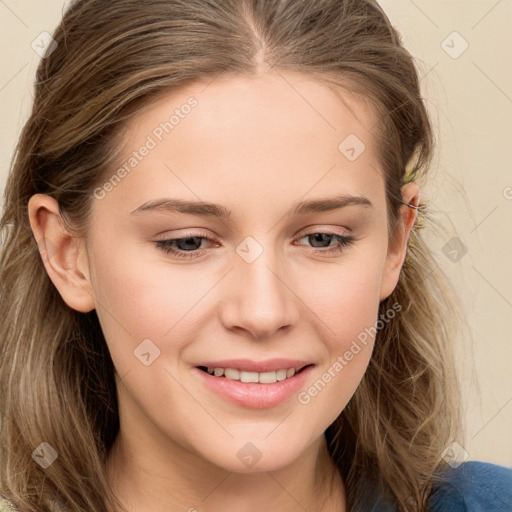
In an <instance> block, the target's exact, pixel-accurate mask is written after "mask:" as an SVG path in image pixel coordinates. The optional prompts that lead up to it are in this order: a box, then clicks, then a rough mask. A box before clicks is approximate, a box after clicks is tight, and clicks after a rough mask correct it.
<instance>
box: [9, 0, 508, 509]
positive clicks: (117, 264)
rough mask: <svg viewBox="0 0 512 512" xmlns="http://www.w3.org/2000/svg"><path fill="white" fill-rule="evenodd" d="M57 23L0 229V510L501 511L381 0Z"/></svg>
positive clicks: (172, 0) (262, 4) (144, 13)
mask: <svg viewBox="0 0 512 512" xmlns="http://www.w3.org/2000/svg"><path fill="white" fill-rule="evenodd" d="M53 37H54V39H55V44H53V45H50V46H49V48H52V50H51V52H50V51H48V54H47V55H46V56H45V58H44V59H43V60H42V62H41V65H40V67H39V70H38V75H37V83H36V94H35V99H34V106H33V110H32V115H31V117H30V119H29V120H28V122H27V124H26V126H25V128H24V131H23V133H22V135H21V138H20V142H19V145H18V147H17V151H16V155H15V159H14V162H13V167H12V170H11V174H10V176H9V180H8V183H7V188H6V195H5V212H4V215H3V219H2V224H1V227H2V232H3V233H4V239H5V243H4V247H3V252H2V255H1V260H0V265H1V266H0V268H1V272H2V283H3V285H2V291H1V298H0V300H1V306H2V311H3V315H4V317H3V319H2V326H1V328H0V329H1V331H0V333H1V334H0V340H1V347H2V360H1V363H0V379H1V386H0V389H1V392H0V393H1V394H0V403H1V405H2V407H1V410H2V430H1V437H0V439H1V443H0V446H1V448H2V454H1V457H2V460H3V461H5V462H4V464H3V465H2V468H1V470H0V488H1V489H2V493H3V495H4V496H5V498H6V502H5V506H9V505H8V504H9V503H11V504H12V505H14V506H16V507H17V508H19V509H20V510H27V511H39V510H48V508H50V509H51V510H65V511H83V510H87V511H93V510H94V511H101V512H104V511H105V512H106V511H108V512H114V511H115V512H118V511H138V512H144V511H146V510H147V511H156V512H159V511H164V510H165V511H167V512H168V511H171V512H174V511H178V510H189V511H195V510H196V511H202V510H208V511H213V512H216V511H217V510H221V509H222V510H226V509H228V510H231V509H233V510H244V511H253V510H278V511H285V512H286V511H295V510H311V511H313V510H318V511H320V510H323V511H336V512H339V511H343V512H344V511H355V510H361V511H362V510H364V511H366V510H418V511H426V510H466V509H467V510H472V509H471V506H470V505H468V504H469V503H471V501H472V500H473V502H474V503H476V502H477V500H483V502H484V503H485V506H486V507H487V509H489V510H509V509H510V505H511V503H512V497H511V495H510V491H508V493H507V490H506V489H507V488H506V485H508V483H509V482H511V481H512V472H510V471H509V470H508V469H506V468H502V467H499V466H494V465H491V464H485V463H479V462H471V463H470V462H466V463H462V464H461V462H462V460H461V455H460V454H462V453H463V445H464V441H463V436H462V433H461V430H462V429H461V425H460V413H459V405H458V404H459V395H458V389H457V380H456V376H455V373H454V370H453V366H454V364H453V355H452V348H451V344H452V342H453V337H454V336H455V334H456V332H457V328H458V327H459V326H458V325H457V324H455V323H454V320H453V318H455V317H454V316H453V315H454V314H455V313H457V312H459V316H458V317H456V318H458V320H459V322H462V321H463V317H462V315H461V314H460V309H457V308H458V307H459V305H458V303H457V301H456V298H455V294H454V293H453V292H452V290H451V288H450V286H449V285H448V284H447V282H446V278H445V277H444V276H443V275H442V273H441V272H440V271H439V270H435V266H436V263H435V260H434V259H433V257H432V255H431V253H430V249H429V248H428V246H427V244H426V243H425V241H424V238H423V234H422V232H421V229H422V228H423V227H424V226H425V225H426V224H427V223H428V222H427V220H429V219H428V211H427V210H426V202H425V201H424V200H422V192H421V189H420V187H419V185H418V183H419V179H420V178H425V177H426V175H427V171H428V165H429V162H430V158H431V154H432V150H433V148H432V146H433V142H432V128H431V125H430V122H429V118H428V114H427V112H426V110H425V106H424V103H423V100H422V98H421V94H420V91H419V83H418V76H417V72H416V69H415V67H414V62H413V59H412V57H411V56H410V54H409V53H408V52H407V51H406V50H405V49H404V48H403V47H402V45H401V41H400V37H399V35H398V33H397V32H396V31H395V29H394V28H393V27H392V26H391V25H390V23H389V20H388V19H387V17H386V15H385V14H384V12H383V11H382V10H381V9H380V7H379V6H378V5H377V3H376V2H374V1H370V0H368V1H361V0H358V1H355V0H349V1H339V0H315V1H311V2H307V3H304V2H296V1H292V0H288V1H278V0H275V1H274V0H270V1H269V0H265V1H262V0H243V1H241V0H236V1H235V0H228V1H226V0H223V1H218V0H208V1H205V0H187V1H184V0H181V1H180V0H147V1H145V2H134V1H133V0H109V1H108V2H105V1H100V0H83V1H75V2H72V3H71V5H70V6H69V8H68V10H67V11H66V13H65V15H64V17H63V20H62V22H61V24H60V25H59V27H58V28H57V30H56V32H55V34H54V36H53ZM418 215H419V217H418ZM323 243H326V245H323ZM196 244H197V246H196ZM35 249H37V251H36V250H35ZM448 312H449V315H448ZM490 480H492V481H493V482H494V483H495V484H496V483H497V485H498V488H497V489H496V490H495V491H493V492H489V489H488V487H486V486H487V485H488V482H489V481H490ZM461 493H462V494H461ZM457 500H459V501H460V500H462V502H463V503H466V505H464V504H460V503H458V501H457ZM475 506H477V505H475ZM457 507H458V508H457ZM500 507H501V508H500ZM474 510H480V509H477V508H474Z"/></svg>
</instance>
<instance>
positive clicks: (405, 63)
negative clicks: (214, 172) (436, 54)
mask: <svg viewBox="0 0 512 512" xmlns="http://www.w3.org/2000/svg"><path fill="white" fill-rule="evenodd" d="M53 38H54V39H55V41H56V43H57V47H56V48H52V52H51V54H50V53H49V54H48V55H47V56H45V58H43V59H42V60H41V63H40V65H39V68H38V70H37V79H36V84H35V95H34V102H33V107H32V111H31V115H30V117H29V119H28V121H27V122H26V124H25V126H24V129H23V131H22V133H21V136H20V139H19V142H18V144H17V147H16V151H15V154H14V157H13V161H12V165H11V169H10V174H9V177H8V181H7V186H6V189H5V201H4V205H5V208H4V213H3V217H2V219H1V225H0V228H1V233H2V240H3V247H2V250H1V254H0V272H1V280H2V287H1V292H0V310H1V311H2V322H1V325H0V352H1V359H0V407H1V416H2V418H1V420H2V421H1V431H0V460H1V461H2V464H0V487H1V489H2V492H3V493H4V495H5V496H6V497H7V498H9V500H11V501H12V503H13V504H14V505H16V506H17V507H19V508H20V509H21V510H24V511H27V512H37V511H39V510H42V509H43V506H44V507H45V508H44V510H46V507H47V506H49V504H50V503H51V501H52V500H54V499H59V500H61V502H62V503H64V504H65V506H66V509H67V510H69V511H73V512H74V511H77V512H78V511H83V510H87V511H90V510H94V511H97V512H106V511H107V510H108V509H107V502H108V503H110V504H113V503H115V501H114V496H113V495H112V493H111V490H110V489H109V487H108V484H107V479H106V473H105V462H106V457H107V454H108V451H109V449H110V447H111V446H112V443H113V441H114V439H115V437H116V435H117V432H118V429H119V418H118V404H117V397H116V381H115V372H114V366H113V363H112V360H111V358H110V355H109V351H108V348H107V344H106V341H105V338H104V335H103V333H102V330H101V327H100V325H99V321H98V317H97V315H96V312H95V311H91V312H90V313H80V312H77V311H75V310H73V309H71V308H70V307H68V306H67V305H66V303H65V302H64V301H63V299H62V297H61V296H60V295H59V293H58V291H57V289H56V288H55V286H54V285H53V283H52V281H51V280H50V278H49V276H48V275H47V273H46V271H45V267H44V265H43V262H42V259H41V255H40V253H39V252H38V246H37V243H38V242H39V241H37V240H35V239H34V236H33V233H32V231H31V229H30V224H29V221H28V211H27V203H28V200H29V198H30V197H31V196H32V195H33V194H36V193H41V194H48V195H50V196H52V197H54V198H55V199H56V200H57V201H58V203H59V206H60V209H61V215H62V218H63V220H64V221H65V222H66V224H67V225H69V228H70V230H73V232H75V233H76V234H77V236H85V235H86V234H87V227H88V218H89V213H90V208H91V204H92V201H93V200H94V197H93V191H94V190H95V188H96V187H97V186H98V185H101V184H102V183H104V180H105V176H110V175H111V173H112V169H113V168H114V167H113V166H114V165H115V163H116V157H117V156H118V154H119V150H120V140H121V134H122V130H123V127H124V123H125V121H126V120H128V119H131V118H132V117H133V116H135V115H137V113H138V112H140V111H141V109H143V108H144V107H145V106H147V105H149V104H150V103H151V102H152V101H153V100H154V99H155V98H157V97H158V96H159V95H160V94H164V93H165V92H168V91H171V90H176V89H178V88H180V87H183V86H184V85H187V84H189V83H193V82H194V81H197V80H205V79H212V80H213V79H214V78H215V77H216V76H219V75H228V74H233V75H234V74H238V75H245V76H254V75H256V74H258V73H260V72H262V71H264V70H266V69H270V68H272V69H274V70H275V71H279V70H293V71H299V72H301V73H305V74H309V75H314V76H316V77H317V78H318V79H319V80H323V81H325V83H327V84H329V85H330V86H331V87H332V88H333V89H334V90H337V91H341V90H343V89H345V90H348V91H351V92H352V93H355V94H359V95H361V97H364V98H365V99H366V101H369V102H371V105H372V106H373V108H374V109H375V112H376V113H377V114H378V119H379V121H378V125H377V126H375V127H368V128H369V130H370V131H371V133H372V135H373V136H375V137H376V140H377V142H378V148H379V156H380V158H381V163H382V169H383V171H384V178H385V187H386V195H387V208H388V218H389V236H390V237H391V236H393V234H394V232H395V231H394V230H395V228H396V225H397V222H398V220H399V208H400V207H401V206H402V198H401V193H400V187H401V186H402V185H403V184H404V182H405V181H406V168H407V166H409V168H408V170H409V171H410V172H409V173H408V175H407V179H417V180H419V181H421V180H424V179H425V178H426V175H427V172H428V170H429V167H430V165H431V159H432V153H433V147H434V136H433V129H432V125H431V122H430V120H429V115H428V112H427V110H426V107H425V104H424V101H423V99H422V96H421V92H420V83H419V78H418V70H417V68H416V63H415V61H414V59H413V57H412V56H411V55H410V53H409V52H408V51H407V50H406V49H405V48H404V47H403V45H402V41H401V37H400V35H399V33H398V32H397V31H396V30H395V29H394V28H393V27H392V25H391V23H390V21H389V19H388V18H387V16H386V14H385V13H384V12H383V10H382V9H381V8H380V6H379V5H378V4H377V2H376V1H373V0H311V1H308V2H298V1H296V0H145V1H143V2H141V1H140V0H108V1H107V0H75V1H72V2H71V4H70V5H69V7H68V8H67V10H66V12H65V13H64V15H63V19H62V21H61V23H60V24H59V26H58V27H57V29H56V30H55V32H54V34H53ZM340 142H341V141H340ZM433 224H434V222H433V220H432V219H431V218H430V216H429V208H428V204H427V202H426V201H422V203H421V204H420V216H419V222H418V223H417V224H416V225H415V226H414V227H413V229H412V232H411V236H410V239H409V247H408V252H407V259H406V262H405V264H404V266H403V268H402V272H401V276H400V279H399V282H398V285H397V287H396V289H395V291H394V292H393V293H392V295H391V296H390V297H388V299H386V300H385V301H383V302H382V303H381V310H380V312H379V313H380V315H384V314H385V312H386V311H388V310H390V309H392V307H393V306H392V305H394V304H399V305H401V310H400V312H399V313H397V314H396V315H394V316H393V318H386V321H385V322H382V323H383V324H384V325H382V328H380V329H379V331H378V334H377V338H376V344H375V348H374V352H373V354H372V358H371V361H370V364H369V367H368V369H367V371H366V373H365V375H364V377H363V380H362V382H361V384H360V385H359V387H358V389H357V390H356V392H355V395H354V396H353V398H352V399H351V401H350V402H349V403H348V405H347V406H346V408H345V409H344V410H343V412H342V413H341V414H340V416H339V417H338V418H337V419H336V421H335V422H334V423H333V424H331V425H330V426H329V428H328V429H327V430H326V432H325V436H326V439H327V441H328V447H329V451H330V453H331V456H332V458H333V461H334V462H335V464H336V466H337V467H338V468H339V470H340V472H341V474H342V476H343V478H344V481H345V483H346V486H347V492H348V503H349V510H357V508H358V506H360V504H361V503H362V502H363V500H364V497H365V493H366V489H365V485H366V484H364V482H373V483H372V486H373V487H374V488H375V489H378V490H379V491H380V492H381V493H382V495H385V496H388V497H389V498H390V499H393V500H396V503H397V504H398V505H399V506H400V508H401V509H403V510H418V511H423V510H427V508H426V507H427V502H428V494H429V492H430V489H431V485H432V483H433V482H434V481H435V480H436V478H438V475H439V474H440V471H441V469H442V468H443V467H444V465H445V463H444V461H443V459H442V452H443V450H444V449H445V448H446V447H447V446H448V445H449V444H450V443H451V442H452V441H458V442H460V443H461V444H462V441H461V439H460V435H461V427H460V425H461V422H460V413H459V389H458V384H457V378H456V375H455V372H454V360H453V359H454V358H453V354H452V343H453V340H454V339H455V336H456V334H457V332H458V327H460V326H461V325H462V323H463V322H462V320H463V316H462V313H461V311H462V310H461V308H460V304H459V303H458V302H457V300H458V299H457V295H456V293H455V292H454V290H453V288H452V287H451V286H450V285H449V284H448V279H447V278H446V276H444V275H443V273H442V272H441V270H440V269H439V268H438V265H437V263H436V261H435V259H434V257H433V255H432V253H431V250H430V249H429V247H428V246H427V244H426V242H425V236H424V232H425V230H426V229H427V228H428V229H430V228H431V226H432V225H433ZM42 442H46V443H48V445H50V446H52V447H55V448H56V449H57V451H58V459H57V460H56V461H55V462H54V463H53V464H51V465H50V466H49V467H48V468H46V469H45V470H44V471H42V470H41V468H40V467H39V466H38V465H37V464H36V463H35V462H34V460H32V457H31V454H32V452H33V451H34V449H35V448H36V447H38V446H40V444H41V443H42Z"/></svg>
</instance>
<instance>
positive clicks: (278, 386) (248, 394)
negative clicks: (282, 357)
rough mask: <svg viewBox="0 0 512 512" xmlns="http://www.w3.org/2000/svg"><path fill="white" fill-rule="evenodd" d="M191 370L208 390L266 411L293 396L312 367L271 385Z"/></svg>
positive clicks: (197, 369) (239, 403) (196, 369)
mask: <svg viewBox="0 0 512 512" xmlns="http://www.w3.org/2000/svg"><path fill="white" fill-rule="evenodd" d="M193 370H194V371H195V373H196V374H197V375H198V376H199V378H200V379H202V380H203V382H204V383H205V384H206V385H207V386H208V387H209V388H210V389H212V390H213V391H215V392H217V393H219V395H222V396H223V397H225V398H226V399H228V400H229V401H231V402H233V403H235V404H237V405H241V406H242V407H247V408H250V409H266V408H270V407H275V406H276V405H279V404H280V403H282V402H284V401H285V400H286V399H288V398H290V397H291V396H292V395H293V394H295V393H296V392H297V391H298V390H299V389H300V387H301V386H302V385H303V384H304V381H305V380H306V379H307V378H308V376H309V374H310V373H311V371H312V370H313V365H311V366H308V367H307V368H304V370H302V371H301V372H299V373H296V374H295V375H294V376H293V377H290V378H289V379H285V380H281V381H277V382H274V383H272V384H259V383H257V382H240V381H238V380H231V379H228V378H226V377H215V376H214V375H210V374H209V373H206V372H204V371H203V370H200V369H199V368H193Z"/></svg>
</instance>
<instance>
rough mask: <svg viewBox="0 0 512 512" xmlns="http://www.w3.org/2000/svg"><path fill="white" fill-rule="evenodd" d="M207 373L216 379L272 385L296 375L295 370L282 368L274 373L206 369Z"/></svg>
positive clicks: (234, 369)
mask: <svg viewBox="0 0 512 512" xmlns="http://www.w3.org/2000/svg"><path fill="white" fill-rule="evenodd" d="M208 373H209V374H210V375H215V376H216V377H222V376H224V377H226V379H230V380H238V381H240V382H259V383H260V384H273V383H274V382H277V381H281V380H286V379H289V378H290V377H293V376H294V375H295V373H296V370H295V368H288V369H287V368H282V369H280V370H277V371H275V372H263V373H258V372H246V371H243V370H237V369H236V368H212V367H210V366H209V367H208Z"/></svg>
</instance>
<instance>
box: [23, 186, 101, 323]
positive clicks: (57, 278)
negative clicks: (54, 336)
mask: <svg viewBox="0 0 512 512" xmlns="http://www.w3.org/2000/svg"><path fill="white" fill-rule="evenodd" d="M28 215H29V221H30V227H31V229H32V233H33V234H34V238H35V240H36V242H37V245H38V248H39V253H40V254H41V259H42V261H43V264H44V267H45V269H46V272H47V273H48V276H49V277H50V279H51V280H52V282H53V284H54V285H55V287H56V288H57V290H58V291H59V293H60V295H61V297H62V299H63V300H64V302H66V304H67V305H68V306H69V307H70V308H72V309H75V310H76V311H80V312H82V313H87V312H89V311H91V310H93V309H94V308H95V301H94V297H93V290H92V286H91V282H90V278H89V269H88V258H87V253H86V251H85V244H84V243H83V242H84V241H83V239H81V238H78V237H77V236H74V235H73V234H72V233H70V232H69V231H68V229H67V228H66V226H65V224H64V222H63V220H62V218H61V216H60V210H59V204H58V202H57V201H56V200H55V199H54V198H53V197H50V196H48V195H44V194H35V195H33V196H32V197H31V198H30V200H29V202H28Z"/></svg>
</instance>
